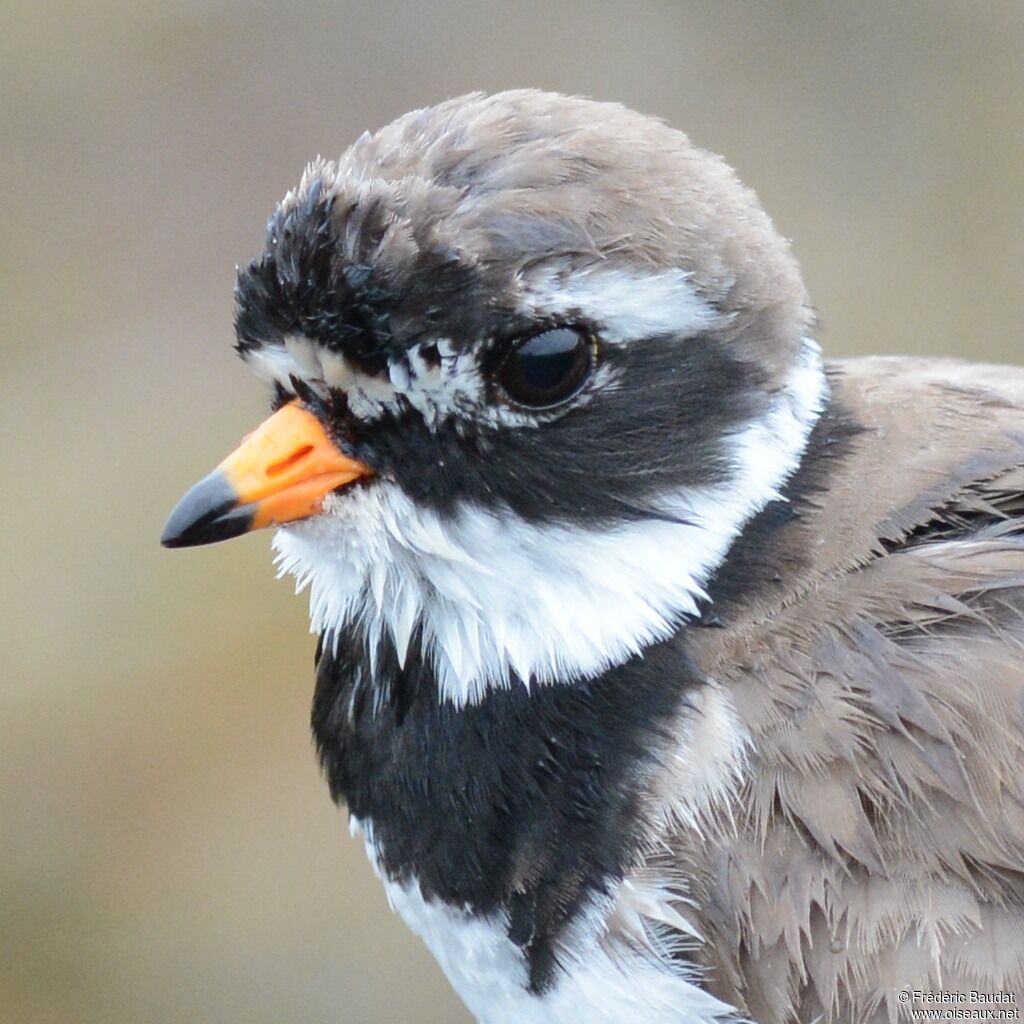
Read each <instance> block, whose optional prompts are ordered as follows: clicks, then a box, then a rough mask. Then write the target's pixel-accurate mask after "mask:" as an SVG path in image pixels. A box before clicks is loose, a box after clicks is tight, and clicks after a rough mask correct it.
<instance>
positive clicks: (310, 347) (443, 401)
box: [242, 334, 485, 427]
mask: <svg viewBox="0 0 1024 1024" xmlns="http://www.w3.org/2000/svg"><path fill="white" fill-rule="evenodd" d="M428 350H432V351H431V352H430V355H429V356H428V355H427V354H426V353H427V352H428ZM242 358H243V359H244V360H245V361H246V363H247V364H248V365H249V367H250V368H251V369H252V370H253V372H255V373H256V374H257V376H259V377H261V378H263V379H264V380H266V381H268V382H269V383H277V384H279V385H280V386H281V387H282V388H284V389H285V391H287V392H289V393H294V387H293V385H292V377H293V376H294V377H297V378H298V379H299V380H301V381H302V382H303V383H304V384H306V385H307V386H308V387H310V388H312V389H313V390H314V391H316V392H318V393H321V394H326V392H327V390H328V389H336V390H339V391H344V392H345V395H346V398H347V400H348V405H349V409H350V410H351V411H352V414H353V415H354V416H355V417H357V418H358V419H361V420H365V421H369V422H372V421H373V420H376V419H379V418H380V417H381V416H383V415H384V414H385V413H388V412H391V413H395V412H399V411H400V410H401V407H402V403H403V402H406V403H408V405H410V406H412V407H413V408H415V409H417V410H419V412H420V413H421V414H422V415H423V418H424V419H425V420H426V422H427V424H428V425H429V426H431V427H433V426H436V424H437V423H438V422H439V421H440V420H441V419H443V418H444V417H445V416H449V415H453V414H454V415H460V414H461V415H468V414H470V413H476V414H478V413H479V411H480V408H481V406H482V405H483V403H484V398H485V382H484V381H483V379H482V377H481V374H480V371H479V367H478V366H477V363H476V360H475V358H474V357H473V355H472V354H471V353H467V352H461V353H460V352H458V351H456V349H455V347H454V346H453V345H452V344H451V342H450V341H448V340H447V339H446V338H438V339H434V340H431V341H429V342H424V343H423V344H421V345H418V346H414V347H412V348H410V349H409V350H408V351H407V352H405V353H403V354H402V355H401V356H398V357H395V358H394V359H392V360H390V361H389V362H388V365H387V369H386V371H385V372H384V373H382V374H379V375H373V374H368V373H364V372H362V371H361V370H359V369H358V368H357V367H355V366H354V365H353V364H352V363H351V362H350V361H349V360H348V359H346V358H345V357H344V356H343V355H341V354H340V353H338V352H333V351H331V350H330V349H328V348H326V347H325V346H323V345H319V344H317V343H316V342H313V341H311V340H310V339H309V338H305V337H303V336H302V335H297V334H289V335H287V336H286V337H285V339H284V344H283V345H264V346H262V347H261V348H258V349H250V350H247V351H245V352H243V353H242Z"/></svg>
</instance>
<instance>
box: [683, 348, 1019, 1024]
mask: <svg viewBox="0 0 1024 1024" xmlns="http://www.w3.org/2000/svg"><path fill="white" fill-rule="evenodd" d="M835 391H836V397H837V399H838V401H839V402H841V403H842V404H844V405H845V406H846V407H847V408H848V409H849V410H850V411H851V413H852V414H853V415H854V416H855V418H856V419H857V420H858V421H859V422H860V423H861V424H862V425H863V427H864V428H865V429H864V432H863V433H862V434H861V435H859V437H858V439H857V441H856V443H855V445H854V450H853V451H852V452H851V454H850V455H849V457H848V458H847V460H846V462H845V463H844V464H843V466H842V468H841V470H840V471H839V472H838V473H837V474H836V479H835V480H834V482H833V484H832V486H831V487H830V488H829V489H828V491H827V492H826V493H825V494H824V495H823V496H822V497H821V498H820V501H819V505H820V509H819V510H818V511H817V512H816V513H814V514H813V515H810V516H806V515H805V516H802V517H801V518H799V519H798V520H796V521H794V523H793V524H792V525H791V526H787V527H786V528H785V531H786V532H785V533H784V535H783V536H782V537H781V539H780V543H782V544H783V545H791V547H792V550H793V552H794V558H793V565H794V566H799V568H798V569H794V572H793V578H792V579H787V580H786V585H785V586H784V587H783V588H781V590H776V591H773V592H772V593H759V594H756V595H753V596H752V597H751V598H750V600H749V601H748V603H747V604H746V605H745V606H744V607H743V608H742V609H740V610H739V611H738V613H736V614H735V615H733V616H732V617H731V620H730V623H729V626H728V628H727V629H725V630H705V631H703V632H704V633H706V634H707V636H706V637H704V638H703V639H702V641H701V643H700V646H699V650H698V657H699V659H700V662H701V664H702V666H703V668H704V669H705V670H706V672H707V673H708V675H709V676H710V677H712V678H714V679H716V680H718V681H719V682H720V683H721V684H723V685H724V686H725V687H727V689H728V691H729V693H730V695H731V697H732V701H733V704H734V706H735V710H736V714H737V716H738V718H739V720H740V721H741V722H742V724H743V726H745V728H746V729H747V730H748V731H749V734H750V738H751V761H750V765H749V769H748V772H747V775H746V781H745V782H744V783H743V784H742V786H741V787H740V789H739V792H738V793H737V794H736V795H735V796H734V797H733V798H732V799H733V803H732V806H729V807H727V808H725V807H723V808H719V810H720V811H721V812H722V813H719V814H718V815H713V816H712V817H711V825H710V826H709V827H708V828H707V829H705V830H704V831H703V833H701V834H698V830H696V829H692V830H690V831H686V830H682V829H681V830H680V831H679V832H678V834H677V835H676V836H675V837H674V840H673V841H674V845H675V849H676V851H677V854H676V856H677V860H678V862H685V864H686V871H687V873H688V874H689V876H690V878H691V879H692V883H691V896H692V898H693V899H694V902H695V904H696V905H697V908H698V910H697V916H698V917H699V918H700V922H699V923H700V927H701V928H702V930H703V931H704V932H705V934H706V936H707V937H708V939H709V941H708V942H707V943H706V944H705V947H704V949H705V953H704V958H705V966H706V967H707V968H708V972H709V983H710V985H711V987H712V988H713V989H714V991H715V992H716V994H717V995H719V996H720V997H721V998H723V999H726V1000H728V1001H730V1002H732V1003H734V1004H735V1005H738V1006H740V1007H741V1008H743V1009H744V1010H745V1011H746V1012H748V1013H750V1014H751V1016H752V1017H753V1018H754V1019H755V1020H757V1021H759V1022H761V1024H776V1022H777V1024H784V1022H797V1021H799V1022H803V1021H808V1020H813V1019H816V1018H820V1019H822V1020H823V1021H828V1022H834V1024H840V1022H841V1024H851V1022H855V1024H863V1022H871V1021H895V1020H897V1019H909V1018H905V1017H901V1016H900V1015H901V1014H904V1015H905V1014H906V1009H905V1007H906V1005H908V1004H902V1003H900V1002H899V1001H898V999H897V996H898V992H899V990H900V989H903V988H907V987H911V988H920V989H925V990H938V989H940V988H941V989H944V990H947V991H949V990H955V989H960V990H968V989H975V990H978V991H981V992H1005V991H1010V992H1013V993H1014V994H1015V995H1016V996H1017V997H1018V999H1019V1000H1020V1001H1021V1002H1024V372H1022V371H1019V370H1012V369H1007V368H998V369H995V368H986V367H980V368H979V367H961V366H959V365H957V364H948V363H929V362H921V361H912V360H905V361H894V360H868V361H857V362H852V363H848V364H845V365H843V366H842V367H841V370H840V374H839V376H838V378H837V380H836V388H835ZM911 431H912V433H910V432H911ZM807 551H810V552H812V557H811V558H810V559H809V560H808V558H807V557H802V558H797V557H796V555H795V553H796V552H802V553H806V552H807ZM729 823H735V824H729Z"/></svg>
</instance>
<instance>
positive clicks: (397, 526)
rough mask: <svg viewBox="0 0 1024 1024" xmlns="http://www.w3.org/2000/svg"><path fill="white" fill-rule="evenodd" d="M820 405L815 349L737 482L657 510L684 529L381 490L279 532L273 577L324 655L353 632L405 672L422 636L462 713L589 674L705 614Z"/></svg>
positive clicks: (339, 499) (738, 443)
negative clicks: (303, 611) (383, 645)
mask: <svg viewBox="0 0 1024 1024" xmlns="http://www.w3.org/2000/svg"><path fill="white" fill-rule="evenodd" d="M825 392H826V384H825V379H824V374H823V372H822V369H821V364H820V358H819V352H818V348H817V346H816V345H814V344H813V342H810V341H808V342H807V343H806V344H805V347H804V352H803V357H802V359H801V361H800V362H799V363H798V365H797V366H796V367H795V369H794V370H793V371H792V373H791V375H790V378H789V381H788V385H787V387H786V388H785V389H784V390H783V391H782V392H781V393H780V394H779V396H778V398H777V399H776V400H775V404H774V405H773V407H772V408H771V409H770V410H769V412H768V413H767V414H766V415H765V416H764V418H763V419H761V420H759V421H758V422H756V423H754V424H751V425H749V426H748V427H746V428H745V429H744V430H742V431H741V432H740V433H739V434H737V436H736V438H735V464H736V471H735V474H734V476H733V478H732V479H731V480H730V481H729V482H728V483H726V484H723V485H720V486H716V487H713V488H704V489H700V490H692V491H689V492H686V493H680V494H673V495H666V496H665V498H664V500H663V503H662V504H663V507H664V509H665V510H666V511H668V512H671V513H673V514H676V515H678V516H679V517H680V518H683V519H685V520H686V522H666V521H643V522H636V523H629V524H625V525H621V526H616V527H612V528H600V529H599V528H593V529H586V528H584V527H581V526H563V525H556V524H545V525H534V524H531V523H527V522H525V521H523V520H522V519H520V518H518V517H516V516H514V515H512V514H511V513H510V512H509V513H494V512H490V511H487V510H484V509H481V508H479V507H477V506H469V505H467V506H464V507H462V508H461V509H460V510H459V511H458V512H457V513H456V514H455V515H453V516H451V517H448V518H445V519H442V518H441V517H440V516H438V515H437V514H436V513H434V512H432V511H430V510H428V509H423V508H419V507H417V506H415V505H414V504H413V503H412V502H411V501H410V500H409V498H408V497H407V496H406V495H405V493H404V492H403V491H402V490H401V489H400V488H399V487H398V485H397V484H394V483H391V482H388V481H385V480H380V479H377V480H375V481H373V482H372V483H371V484H370V485H368V486H365V487H362V488H359V489H356V490H353V491H350V492H346V493H344V494H342V495H334V496H332V497H331V498H329V499H328V501H327V503H326V505H325V509H324V513H323V514H322V515H319V516H316V517H314V518H312V519H309V520H306V521H304V522H302V523H297V524H294V525H292V526H289V527H286V528H284V529H281V530H279V531H278V533H277V535H276V536H275V538H274V548H275V550H276V552H277V564H278V567H279V569H280V572H281V573H282V574H284V573H291V574H292V575H294V576H295V577H296V580H297V589H298V590H302V589H304V588H305V587H307V586H308V587H309V589H310V620H311V629H312V630H313V631H314V632H316V633H324V634H326V637H327V642H328V643H330V642H332V638H333V641H334V642H336V638H337V635H338V633H339V631H340V630H341V629H342V628H343V627H348V626H353V625H354V626H355V627H356V630H357V634H361V635H362V636H363V637H364V639H365V641H366V645H367V650H368V651H369V652H370V656H371V657H373V656H374V653H375V652H376V650H377V647H378V645H379V644H380V642H381V641H382V640H385V639H388V640H390V641H391V642H392V643H393V644H394V646H395V649H396V650H397V652H398V657H399V660H400V661H403V662H404V659H405V657H406V653H407V651H408V648H409V643H410V639H411V637H412V635H413V633H414V631H415V630H416V628H417V627H420V628H421V629H422V633H423V640H424V649H425V651H426V654H427V657H428V658H429V660H430V661H431V662H432V664H433V666H434V669H435V671H436V674H437V679H438V682H439V686H440V689H441V692H442V694H443V696H444V697H445V698H447V699H448V700H451V701H452V702H454V703H455V704H457V705H462V704H466V703H470V702H474V701H477V700H479V699H480V698H481V697H482V695H483V694H485V693H486V692H487V690H488V688H490V687H494V686H507V685H510V683H511V681H512V680H513V679H515V678H518V679H520V680H523V681H530V680H532V681H534V682H536V683H540V684H543V683H551V682H555V681H558V682H570V681H573V680H577V679H581V678H586V677H591V676H594V675H597V674H599V673H601V672H602V671H605V670H606V669H608V668H609V667H611V666H612V665H615V664H619V663H621V662H623V661H625V660H627V659H628V658H629V657H631V656H632V655H634V654H637V653H639V652H640V651H642V650H643V649H644V648H645V647H647V646H649V645H650V644H652V643H655V642H656V641H658V640H662V639H665V638H666V637H668V636H670V635H671V634H672V633H673V632H674V631H675V630H676V629H677V628H678V626H679V624H680V622H681V621H683V620H684V619H685V618H686V617H687V616H690V615H693V614H694V613H695V612H696V611H697V602H698V601H699V599H700V598H701V597H703V589H702V588H703V587H704V585H705V584H706V583H707V581H708V579H709V577H710V576H711V574H712V573H713V572H714V570H715V569H716V568H717V567H718V566H719V565H720V564H721V562H722V560H723V559H724V557H725V555H726V552H727V551H728V549H729V546H730V545H731V544H732V542H733V540H734V539H735V537H736V536H737V534H738V533H739V531H740V530H741V529H742V527H743V525H744V524H745V523H746V522H747V521H748V520H749V519H750V517H751V516H753V515H754V514H755V513H756V512H757V511H758V510H759V509H761V508H762V507H763V506H764V505H765V504H766V503H767V502H769V501H771V500H773V499H774V498H776V497H778V494H779V488H780V487H781V486H782V484H783V483H784V482H785V480H786V478H787V477H788V476H789V475H790V474H791V473H792V472H793V470H794V469H795V468H796V466H797V465H798V463H799V460H800V456H801V453H802V452H803V449H804V447H805V445H806V441H807V436H808V434H809V433H810V430H811V427H812V426H813V423H814V421H815V420H816V419H817V416H818V414H819V412H820V410H821V408H822V404H823V400H824V396H825Z"/></svg>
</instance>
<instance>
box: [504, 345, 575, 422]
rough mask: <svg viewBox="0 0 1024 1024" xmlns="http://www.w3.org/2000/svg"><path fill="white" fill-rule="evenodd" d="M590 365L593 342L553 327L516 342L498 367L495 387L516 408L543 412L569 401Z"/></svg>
mask: <svg viewBox="0 0 1024 1024" xmlns="http://www.w3.org/2000/svg"><path fill="white" fill-rule="evenodd" d="M593 365H594V341H593V339H592V338H591V337H590V335H588V334H587V333H586V332H585V331H581V330H578V329H577V328H575V327H555V328H552V329H551V330H550V331H544V332H542V333H541V334H535V335H533V336H532V337H530V338H525V339H524V340H522V341H518V342H516V344H515V346H514V347H513V348H512V351H511V352H509V354H508V355H507V356H505V358H504V359H503V360H502V362H501V365H500V366H499V367H498V383H499V384H500V385H501V387H502V389H503V390H504V391H505V394H507V395H508V397H509V398H511V399H512V401H513V402H517V403H518V404H519V405H528V406H529V407H530V408H531V409H543V408H546V407H548V406H552V405H558V404H559V403H561V402H564V401H566V400H567V399H569V398H572V396H573V395H575V394H576V393H577V392H578V391H579V390H580V388H581V387H583V385H584V384H585V383H586V380H587V378H588V377H589V376H590V371H591V369H592V368H593Z"/></svg>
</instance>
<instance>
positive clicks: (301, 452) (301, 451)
mask: <svg viewBox="0 0 1024 1024" xmlns="http://www.w3.org/2000/svg"><path fill="white" fill-rule="evenodd" d="M312 450H313V446H312V445H311V444H306V445H303V446H302V447H301V448H296V449H295V451H293V452H292V453H291V455H289V456H287V457H286V458H284V459H281V461H280V462H275V463H274V464H273V465H272V466H267V476H268V477H275V476H280V475H281V474H282V473H283V472H284V471H285V470H286V469H290V468H291V467H292V466H294V465H295V463H296V462H300V461H301V460H302V459H304V458H305V457H306V456H307V455H308V454H309V453H310V452H311V451H312Z"/></svg>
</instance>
